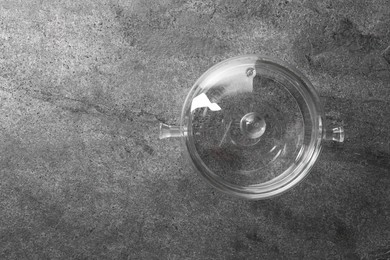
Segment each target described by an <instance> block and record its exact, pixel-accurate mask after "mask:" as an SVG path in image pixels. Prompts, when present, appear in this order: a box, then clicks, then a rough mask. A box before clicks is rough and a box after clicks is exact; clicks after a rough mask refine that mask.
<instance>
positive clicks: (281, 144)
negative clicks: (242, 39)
mask: <svg viewBox="0 0 390 260" xmlns="http://www.w3.org/2000/svg"><path fill="white" fill-rule="evenodd" d="M320 112H321V107H320V102H319V100H318V97H317V95H316V93H315V91H314V90H313V89H312V86H311V85H310V83H309V82H308V81H307V80H306V79H305V78H304V77H303V76H302V75H301V74H299V72H297V71H295V70H294V69H292V68H290V67H289V66H288V65H287V64H282V62H280V61H276V60H274V59H271V58H266V57H259V56H241V57H236V58H233V59H230V60H226V61H224V62H222V63H219V64H217V65H216V66H214V67H212V68H211V69H209V70H208V71H207V72H206V73H205V74H203V75H202V76H201V77H200V78H199V80H198V81H197V82H196V83H195V85H194V86H193V88H192V89H191V91H190V93H189V95H188V96H187V100H186V102H185V104H184V107H183V113H182V125H181V128H182V130H183V131H185V132H186V135H185V145H186V146H187V150H188V152H189V155H190V157H191V159H192V161H193V163H194V164H195V166H196V168H197V169H198V170H199V171H200V172H201V173H202V175H203V176H205V177H206V178H207V179H208V180H209V181H210V182H211V183H213V184H214V186H217V187H219V188H221V189H226V188H228V189H232V190H236V191H237V192H243V190H246V191H247V192H249V193H252V192H253V193H259V189H260V193H261V191H262V190H261V189H264V192H268V193H269V192H270V191H271V192H272V190H273V189H275V190H276V189H279V188H280V185H281V186H286V185H287V186H288V183H291V182H295V181H297V180H298V179H301V177H298V175H300V174H301V173H303V172H305V171H307V170H308V168H310V165H309V166H308V164H310V162H314V160H315V159H316V155H317V154H318V151H319V143H320V139H321V115H320ZM311 164H312V163H311ZM294 180H295V181H294ZM278 183H279V187H277V185H276V184H278ZM275 185H276V186H275Z"/></svg>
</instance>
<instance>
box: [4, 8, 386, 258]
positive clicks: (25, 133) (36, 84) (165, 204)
mask: <svg viewBox="0 0 390 260" xmlns="http://www.w3.org/2000/svg"><path fill="white" fill-rule="evenodd" d="M389 45H390V4H389V2H388V0H376V1H364V0H358V1H356V0H346V1H334V0H325V1H304V0H296V1H293V0H291V1H289V0H285V1H270V0H268V1H251V0H242V1H235V0H234V1H233V0H227V1H175V0H172V1H171V0H164V1H158V3H157V1H150V0H148V1H141V0H138V1H137V0H126V1H125V0H107V1H104V0H101V1H92V0H82V1H69V0H62V1H61V0H59V1H48V0H40V1H37V0H36V1H35V0H31V1H5V0H3V1H0V98H1V102H0V122H1V127H0V132H1V134H0V165H1V167H0V177H1V179H0V258H1V259H70V258H73V259H88V258H89V259H243V258H246V259H322V258H325V259H388V258H390V224H389V223H390V208H389V207H390V188H389V187H390V132H389V128H390V85H389V82H390V58H389V52H390V51H389ZM247 53H258V54H265V55H271V56H275V57H278V58H281V59H283V60H285V61H287V62H289V63H291V64H293V65H295V66H296V67H298V68H299V69H300V70H301V71H302V72H303V73H304V74H305V75H307V76H308V78H309V79H310V80H311V81H312V82H313V84H314V85H315V87H316V88H317V90H318V91H319V93H320V95H321V96H322V97H323V99H324V104H325V108H326V111H327V114H328V119H329V120H330V121H331V122H332V121H334V122H335V123H342V124H344V126H345V128H346V131H347V133H346V134H347V136H346V142H345V143H344V144H342V145H339V144H327V145H326V146H325V148H324V151H323V153H322V155H321V157H320V160H319V162H318V163H317V164H316V166H315V167H314V169H313V171H312V174H311V175H310V176H309V177H308V178H307V179H306V180H305V181H304V182H303V183H301V184H300V185H298V186H297V187H296V188H294V189H293V190H292V191H290V192H288V193H286V194H284V195H282V196H280V197H277V198H274V199H272V200H267V201H257V202H254V201H243V200H239V199H235V198H230V197H228V196H225V195H223V194H219V193H218V192H216V191H215V190H213V189H212V188H210V187H209V186H208V185H207V184H206V183H205V182H204V181H203V180H202V179H200V177H199V176H198V175H196V174H195V173H194V171H193V170H192V169H191V168H189V167H188V166H187V164H186V163H185V160H184V159H183V156H182V155H181V152H180V145H179V141H178V140H164V141H159V140H157V128H158V123H159V122H166V123H177V122H178V120H179V114H180V109H181V105H182V103H183V101H184V98H185V96H186V93H187V91H188V90H189V88H190V87H191V85H192V84H193V82H194V81H195V80H196V78H197V77H199V76H200V75H201V74H202V72H204V71H205V70H206V69H207V68H209V67H210V66H212V65H213V64H215V63H216V62H218V61H221V60H223V59H225V58H228V57H232V56H235V55H239V54H247ZM340 120H342V121H341V122H340Z"/></svg>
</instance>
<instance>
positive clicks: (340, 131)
mask: <svg viewBox="0 0 390 260" xmlns="http://www.w3.org/2000/svg"><path fill="white" fill-rule="evenodd" d="M323 138H324V140H327V141H335V142H339V143H342V142H344V138H345V135H344V127H342V126H339V127H334V128H332V129H325V131H324V136H323Z"/></svg>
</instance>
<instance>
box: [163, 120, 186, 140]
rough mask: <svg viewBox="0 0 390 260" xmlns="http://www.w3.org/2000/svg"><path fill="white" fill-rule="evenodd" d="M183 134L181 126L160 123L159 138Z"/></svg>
mask: <svg viewBox="0 0 390 260" xmlns="http://www.w3.org/2000/svg"><path fill="white" fill-rule="evenodd" d="M181 136H182V133H181V131H180V126H176V125H167V124H164V123H160V134H159V139H165V138H170V137H181Z"/></svg>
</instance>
